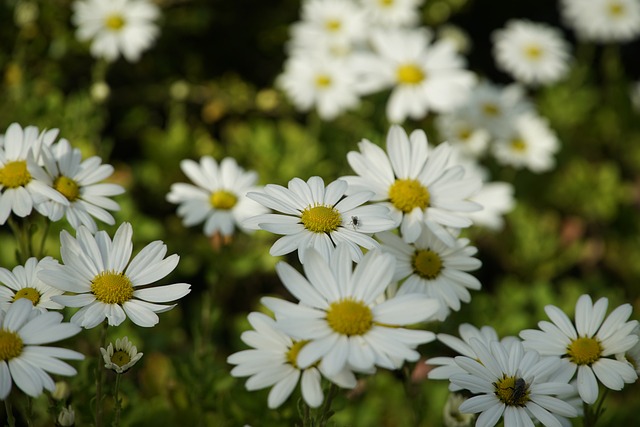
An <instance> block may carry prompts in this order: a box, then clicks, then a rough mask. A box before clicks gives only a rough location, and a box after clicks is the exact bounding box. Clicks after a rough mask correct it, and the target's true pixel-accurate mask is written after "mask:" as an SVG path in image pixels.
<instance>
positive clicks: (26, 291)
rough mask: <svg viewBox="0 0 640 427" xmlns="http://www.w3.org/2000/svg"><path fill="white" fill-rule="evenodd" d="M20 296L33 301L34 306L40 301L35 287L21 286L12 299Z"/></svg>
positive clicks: (17, 298) (15, 299)
mask: <svg viewBox="0 0 640 427" xmlns="http://www.w3.org/2000/svg"><path fill="white" fill-rule="evenodd" d="M20 298H26V299H28V300H30V301H31V302H32V303H33V306H34V307H35V306H36V305H38V303H39V302H40V292H38V290H37V289H35V288H22V289H20V290H19V291H18V292H16V294H15V295H14V296H13V300H14V301H17V300H19V299H20Z"/></svg>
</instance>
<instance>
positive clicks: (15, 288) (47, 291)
mask: <svg viewBox="0 0 640 427" xmlns="http://www.w3.org/2000/svg"><path fill="white" fill-rule="evenodd" d="M57 263H58V261H56V260H55V259H53V258H51V257H45V258H43V259H41V260H39V261H38V259H37V258H35V257H31V258H29V259H28V260H27V262H26V263H25V264H24V266H22V265H18V266H16V267H14V268H13V270H11V271H9V270H7V269H6V268H2V267H0V284H2V285H4V286H0V311H7V309H8V308H9V305H11V304H12V303H13V302H15V301H17V300H19V299H21V298H26V299H28V300H30V301H31V303H32V304H33V306H34V307H35V308H37V309H39V310H40V311H47V310H60V309H61V308H62V305H60V304H58V303H57V302H54V301H52V300H51V297H53V296H56V295H62V293H63V291H61V290H60V289H57V288H54V287H52V286H49V285H47V284H46V283H44V282H43V281H42V280H40V278H39V277H38V273H39V272H40V270H42V269H43V268H46V267H47V266H51V265H52V264H54V265H55V264H57Z"/></svg>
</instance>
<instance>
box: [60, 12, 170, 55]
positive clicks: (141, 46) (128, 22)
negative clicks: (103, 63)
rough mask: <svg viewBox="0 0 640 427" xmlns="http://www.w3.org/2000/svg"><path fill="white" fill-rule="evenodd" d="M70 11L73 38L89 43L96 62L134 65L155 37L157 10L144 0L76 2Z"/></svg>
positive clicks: (158, 13)
mask: <svg viewBox="0 0 640 427" xmlns="http://www.w3.org/2000/svg"><path fill="white" fill-rule="evenodd" d="M72 7H73V16H72V17H71V20H72V22H73V24H74V25H75V26H77V27H78V28H77V31H76V37H77V38H78V39H79V40H80V41H87V40H91V54H92V55H93V56H95V57H96V58H104V59H106V60H107V61H115V60H116V59H118V57H119V56H120V55H122V56H124V57H125V59H126V60H127V61H129V62H136V61H138V59H140V55H141V54H142V52H143V51H145V50H147V49H149V48H150V47H151V45H153V43H154V41H155V39H156V37H157V36H158V26H157V25H156V23H155V21H156V20H157V19H158V18H159V16H160V10H159V9H158V7H157V6H156V5H155V4H153V3H152V2H150V1H148V0H78V1H76V2H74V3H73V6H72Z"/></svg>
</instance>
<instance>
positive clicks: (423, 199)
mask: <svg viewBox="0 0 640 427" xmlns="http://www.w3.org/2000/svg"><path fill="white" fill-rule="evenodd" d="M389 199H391V203H392V204H393V206H395V207H396V209H398V210H401V211H402V212H404V213H409V212H411V211H412V210H413V209H414V208H420V209H422V210H424V209H426V208H427V207H428V206H429V200H430V195H429V190H427V188H426V187H424V186H423V185H422V184H421V183H420V182H419V181H417V180H415V179H397V180H396V181H395V182H394V183H393V184H392V185H391V188H389Z"/></svg>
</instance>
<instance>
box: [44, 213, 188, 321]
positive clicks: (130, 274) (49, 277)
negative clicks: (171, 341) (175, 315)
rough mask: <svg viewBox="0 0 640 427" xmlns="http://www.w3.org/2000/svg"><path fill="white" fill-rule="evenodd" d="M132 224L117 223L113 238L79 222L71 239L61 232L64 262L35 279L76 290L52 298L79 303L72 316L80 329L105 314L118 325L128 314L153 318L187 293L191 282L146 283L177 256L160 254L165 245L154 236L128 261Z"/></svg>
mask: <svg viewBox="0 0 640 427" xmlns="http://www.w3.org/2000/svg"><path fill="white" fill-rule="evenodd" d="M132 236H133V230H132V228H131V224H129V223H126V222H125V223H123V224H122V225H120V227H118V230H117V231H116V233H115V235H114V237H113V241H111V239H110V238H109V236H108V235H107V233H106V232H105V231H98V232H97V233H96V234H95V236H94V235H93V234H91V232H90V231H89V229H87V228H86V227H84V226H80V227H79V228H78V230H77V231H76V238H75V239H74V238H73V237H71V235H70V234H69V233H68V232H67V231H66V230H63V231H62V232H61V233H60V243H61V247H60V255H61V257H62V261H63V264H61V265H56V266H51V267H50V268H43V269H42V270H40V274H39V278H40V279H41V280H42V281H43V282H45V283H47V284H49V285H51V286H54V287H56V288H58V289H61V290H63V291H67V292H72V293H74V294H75V295H61V296H57V297H53V300H54V301H55V302H58V303H60V304H62V305H64V306H66V307H82V308H81V309H80V310H79V311H77V312H76V313H75V314H74V315H73V317H72V318H71V321H72V322H74V323H76V324H78V325H80V326H82V327H83V328H87V329H90V328H93V327H95V326H97V325H99V324H100V323H101V322H102V321H103V320H105V319H107V320H108V322H109V325H113V326H118V325H119V324H121V323H122V322H123V321H124V319H126V318H127V317H129V319H131V321H132V322H133V323H135V324H136V325H138V326H143V327H151V326H154V325H155V324H157V323H158V316H157V314H156V313H162V312H164V311H168V310H170V309H172V308H173V307H175V304H173V305H163V304H156V303H164V302H168V301H175V300H177V299H180V298H182V297H183V296H185V295H187V294H188V293H189V292H190V291H191V290H190V287H191V285H189V284H186V283H177V284H172V285H163V286H147V285H150V284H151V283H153V282H156V281H158V280H160V279H162V278H163V277H165V276H166V275H168V274H169V273H171V272H172V271H173V269H175V268H176V266H177V265H178V259H179V258H178V255H175V254H174V255H170V256H168V257H167V258H164V256H165V255H166V253H167V246H166V245H165V244H164V243H162V241H160V240H156V241H155V242H152V243H150V244H148V245H147V246H145V247H144V248H143V249H142V250H141V251H140V252H139V253H138V254H137V255H136V256H135V257H134V258H133V259H132V260H131V261H129V260H130V258H131V253H132V251H133V244H132V242H131V238H132Z"/></svg>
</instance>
